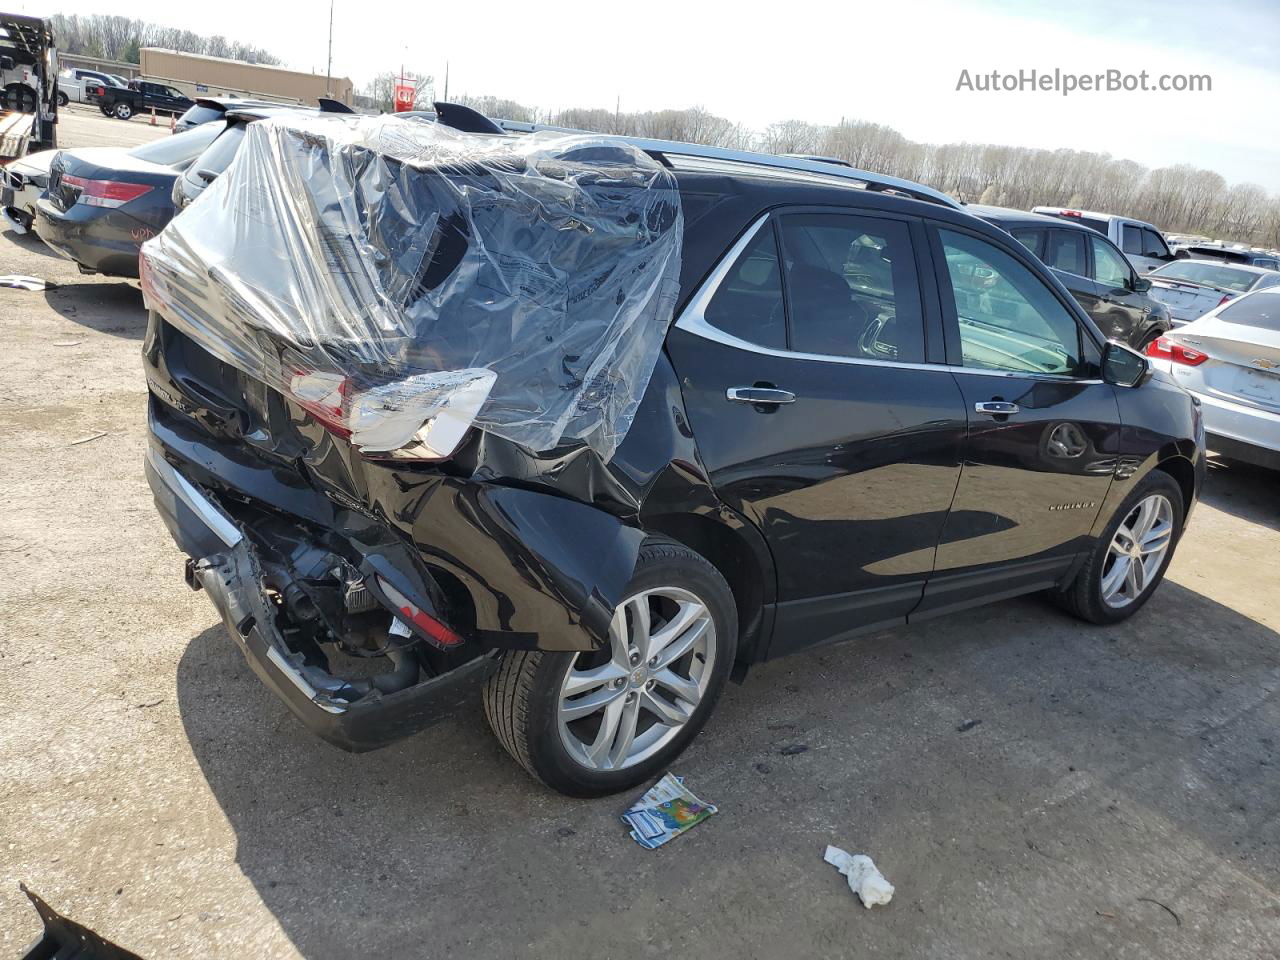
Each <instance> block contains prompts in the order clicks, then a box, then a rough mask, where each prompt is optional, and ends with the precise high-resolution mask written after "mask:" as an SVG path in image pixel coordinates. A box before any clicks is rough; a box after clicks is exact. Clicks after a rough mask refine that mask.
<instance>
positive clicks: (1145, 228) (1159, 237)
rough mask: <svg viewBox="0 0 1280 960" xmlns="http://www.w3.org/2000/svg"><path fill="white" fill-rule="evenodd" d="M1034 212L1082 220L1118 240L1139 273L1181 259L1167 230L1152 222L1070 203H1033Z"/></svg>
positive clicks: (1119, 245)
mask: <svg viewBox="0 0 1280 960" xmlns="http://www.w3.org/2000/svg"><path fill="white" fill-rule="evenodd" d="M1031 212H1032V213H1043V214H1045V215H1047V216H1050V217H1059V218H1061V219H1063V220H1070V221H1072V222H1073V223H1078V224H1081V225H1082V226H1086V227H1089V228H1090V229H1093V230H1097V231H1098V232H1099V233H1100V234H1102V235H1103V236H1104V237H1106V238H1107V239H1108V240H1110V241H1111V242H1112V243H1114V244H1115V245H1116V246H1117V247H1119V248H1120V249H1121V251H1123V253H1124V255H1125V257H1126V258H1127V259H1128V260H1129V262H1130V263H1131V264H1133V269H1135V270H1137V271H1138V273H1150V272H1151V271H1152V270H1154V269H1156V267H1160V266H1163V265H1164V264H1166V263H1172V262H1173V261H1174V260H1176V259H1177V257H1176V256H1174V253H1173V251H1172V250H1170V249H1169V243H1168V241H1166V240H1165V238H1164V234H1162V233H1161V232H1160V231H1159V230H1157V229H1156V228H1155V227H1154V226H1152V225H1151V224H1149V223H1145V222H1143V221H1142V220H1134V219H1133V218H1132V217H1121V216H1118V215H1117V214H1114V213H1095V212H1094V211H1092V210H1071V209H1068V208H1067V207H1032V208H1031Z"/></svg>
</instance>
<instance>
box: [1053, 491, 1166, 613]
mask: <svg viewBox="0 0 1280 960" xmlns="http://www.w3.org/2000/svg"><path fill="white" fill-rule="evenodd" d="M1148 508H1149V509H1150V510H1151V514H1150V517H1149V519H1150V521H1151V523H1150V527H1149V528H1148V529H1147V530H1145V531H1142V530H1141V528H1142V525H1143V522H1144V521H1145V520H1146V519H1148V517H1146V516H1145V515H1144V514H1143V511H1144V509H1148ZM1166 509H1167V514H1166V513H1165V512H1164V511H1165V510H1166ZM1184 513H1185V506H1184V504H1183V502H1182V488H1181V487H1179V486H1178V483H1177V481H1176V480H1174V479H1173V477H1171V476H1169V474H1167V473H1165V472H1164V471H1163V470H1152V471H1151V472H1150V473H1148V474H1147V475H1146V476H1145V477H1143V479H1142V480H1141V481H1140V482H1139V483H1138V485H1137V486H1136V487H1134V488H1133V490H1131V491H1130V492H1129V495H1128V496H1127V497H1125V499H1124V502H1123V503H1122V504H1121V505H1120V507H1119V509H1117V510H1116V512H1115V514H1114V515H1113V516H1112V518H1111V521H1110V522H1109V523H1108V524H1107V526H1106V529H1105V530H1103V532H1102V536H1100V537H1099V538H1098V542H1097V543H1096V544H1094V547H1093V550H1092V551H1091V552H1090V554H1089V557H1088V559H1087V560H1086V561H1085V563H1084V566H1082V567H1081V568H1080V571H1079V573H1077V574H1076V577H1075V579H1074V580H1073V581H1072V582H1071V583H1070V585H1068V586H1067V587H1066V588H1065V589H1063V590H1062V591H1060V592H1058V593H1055V594H1051V596H1052V597H1053V599H1054V601H1055V602H1057V603H1058V605H1059V606H1061V607H1062V608H1063V609H1065V610H1067V611H1068V612H1069V613H1072V614H1075V616H1077V617H1079V618H1080V619H1081V620H1087V621H1088V622H1089V623H1099V624H1110V623H1119V622H1120V621H1121V620H1127V619H1128V618H1129V617H1131V616H1133V615H1134V614H1135V613H1137V612H1138V610H1140V609H1141V608H1142V605H1143V604H1145V603H1146V602H1147V601H1148V600H1150V599H1151V595H1152V594H1153V593H1155V590H1156V587H1158V586H1159V585H1160V582H1161V581H1162V580H1163V579H1164V574H1165V571H1166V570H1168V569H1169V561H1170V560H1172V559H1173V553H1174V550H1175V549H1176V548H1177V546H1178V539H1179V537H1180V536H1181V535H1182V518H1183V515H1184ZM1122 525H1123V526H1124V528H1125V529H1124V532H1123V533H1122V532H1121V527H1122ZM1166 526H1167V532H1165V528H1166ZM1134 531H1140V532H1139V535H1138V536H1137V537H1136V538H1135V537H1134V536H1132V535H1131V534H1132V533H1133V532H1134ZM1143 543H1147V544H1148V545H1149V546H1150V548H1151V549H1150V550H1147V551H1146V552H1145V553H1144V552H1143V550H1144V549H1145V548H1144V547H1143ZM1161 543H1163V544H1164V547H1163V551H1162V552H1161V553H1160V554H1159V556H1158V558H1155V557H1154V556H1153V552H1154V550H1155V549H1157V548H1159V546H1160V544H1161ZM1143 556H1146V557H1151V558H1152V560H1153V561H1154V560H1156V559H1158V562H1150V561H1144V560H1142V559H1140V558H1141V557H1143ZM1130 567H1132V568H1134V573H1133V576H1132V578H1130V577H1129V576H1128V574H1127V571H1128V570H1129V568H1130Z"/></svg>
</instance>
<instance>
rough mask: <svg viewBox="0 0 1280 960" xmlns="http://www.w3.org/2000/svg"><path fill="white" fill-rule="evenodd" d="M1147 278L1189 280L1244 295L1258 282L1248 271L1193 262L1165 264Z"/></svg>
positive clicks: (1224, 265) (1216, 264)
mask: <svg viewBox="0 0 1280 960" xmlns="http://www.w3.org/2000/svg"><path fill="white" fill-rule="evenodd" d="M1149 276H1152V277H1167V278H1168V279H1170V280H1190V281H1191V282H1192V283H1205V284H1208V285H1209V286H1211V287H1221V288H1222V289H1224V290H1234V291H1235V292H1236V293H1244V292H1245V291H1246V290H1248V289H1249V288H1250V287H1252V286H1253V285H1254V283H1256V282H1257V280H1258V274H1256V273H1253V272H1252V271H1250V270H1237V269H1235V268H1234V267H1229V266H1227V265H1226V264H1218V263H1196V262H1195V261H1193V260H1183V261H1180V262H1178V263H1170V264H1166V265H1165V266H1163V267H1160V268H1159V269H1157V270H1152V271H1151V273H1150V274H1149Z"/></svg>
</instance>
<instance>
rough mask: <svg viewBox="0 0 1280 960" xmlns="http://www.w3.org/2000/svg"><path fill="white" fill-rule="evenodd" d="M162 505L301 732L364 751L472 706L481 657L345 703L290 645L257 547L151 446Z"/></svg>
mask: <svg viewBox="0 0 1280 960" xmlns="http://www.w3.org/2000/svg"><path fill="white" fill-rule="evenodd" d="M146 473H147V480H148V482H149V483H150V485H151V489H152V493H153V494H154V496H155V501H156V506H157V509H158V510H159V512H160V514H161V516H162V518H163V519H164V521H165V524H166V525H167V526H168V527H169V530H170V532H171V533H172V535H173V537H174V540H175V541H176V542H177V544H178V546H179V547H180V548H181V549H182V550H183V551H185V552H186V553H187V554H188V555H189V556H191V557H193V558H199V559H196V560H193V561H192V562H190V563H189V564H188V568H187V569H188V582H189V583H190V584H191V585H192V586H193V587H203V588H204V590H205V592H206V593H208V595H209V598H210V599H211V600H212V601H213V604H214V606H215V607H216V608H217V610H218V613H219V614H220V615H221V617H222V620H223V622H224V623H225V624H226V627H227V630H228V632H229V633H230V634H231V636H232V638H233V639H234V640H235V641H236V643H237V645H238V646H239V647H240V649H241V652H243V654H244V656H245V659H246V660H247V661H248V663H249V666H250V667H252V668H253V671H254V672H255V673H256V674H257V675H258V676H259V677H260V678H261V679H262V681H263V682H264V683H265V684H266V685H267V686H268V687H269V688H271V690H273V691H274V692H275V693H276V695H277V696H279V697H280V698H281V699H282V700H283V701H284V702H285V704H286V705H287V706H288V707H289V709H290V710H291V711H292V712H293V713H294V715H295V716H297V717H298V718H299V719H300V720H302V722H303V723H305V724H306V725H307V726H308V727H310V728H311V729H312V730H313V731H314V732H315V733H316V734H318V735H319V736H320V737H322V738H323V739H325V740H327V741H328V742H330V743H332V744H334V745H335V746H339V747H342V748H343V749H345V750H351V751H364V750H372V749H376V748H377V747H381V746H384V745H386V744H388V743H392V742H394V741H396V740H399V739H401V738H403V737H405V736H408V735H410V734H412V733H415V732H417V731H419V730H422V729H423V728H425V727H428V726H430V725H431V724H432V723H434V722H436V721H438V720H440V719H442V718H444V717H445V716H447V715H449V714H450V713H452V712H453V711H454V710H455V709H456V708H457V707H458V705H459V704H461V703H462V702H464V701H467V700H470V699H471V698H473V697H475V696H476V695H477V693H478V691H479V688H480V686H481V685H482V684H483V683H484V681H485V679H486V678H487V677H488V676H489V674H490V673H491V672H492V671H493V670H494V669H495V667H496V665H497V659H496V654H495V653H493V652H489V653H486V654H482V655H480V656H477V657H475V658H474V659H472V660H469V661H467V662H465V663H463V664H461V665H460V666H457V667H455V668H453V669H451V670H449V671H448V672H446V673H443V674H441V675H439V676H435V677H430V678H427V679H424V680H421V681H419V682H418V683H416V684H414V685H413V686H410V687H408V688H407V689H404V690H399V691H396V692H394V693H382V692H380V691H377V690H374V691H370V692H368V693H366V694H364V695H363V696H361V697H359V698H358V699H356V700H350V699H347V698H346V696H344V686H345V684H344V682H343V681H341V680H339V679H338V678H336V677H334V676H332V675H331V674H329V673H328V672H326V671H325V670H323V669H321V668H319V667H317V666H314V665H309V664H308V663H307V662H306V661H305V659H304V657H303V656H302V655H301V654H299V653H297V652H294V651H292V650H290V648H289V646H288V645H287V644H286V643H285V640H284V637H283V635H282V634H281V633H280V631H279V629H278V627H277V625H276V615H275V612H274V610H273V601H272V600H271V598H270V597H269V596H268V595H267V592H266V589H265V586H264V583H263V578H262V575H261V570H260V558H259V555H258V548H257V547H256V546H255V544H254V543H253V542H252V541H251V540H250V539H249V537H247V536H245V535H244V533H243V532H242V531H241V529H240V528H239V527H238V526H237V525H236V524H235V522H234V521H233V520H232V519H231V517H230V516H228V515H227V514H226V513H225V512H224V511H223V510H222V509H221V508H220V507H219V506H218V505H217V504H216V503H215V502H214V501H213V500H212V499H211V498H210V497H209V496H207V495H206V494H205V493H204V492H202V491H201V489H200V488H199V487H197V486H196V485H195V484H193V483H191V482H190V481H189V480H188V479H187V478H186V477H185V476H183V475H182V474H181V473H180V472H179V471H178V470H177V469H175V468H174V467H173V466H172V465H171V464H170V463H169V462H168V461H166V460H165V459H164V457H163V456H162V455H161V454H160V453H159V451H158V450H157V449H156V448H155V447H154V446H153V447H152V448H150V450H149V451H148V455H147V461H146Z"/></svg>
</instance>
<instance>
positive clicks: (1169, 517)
mask: <svg viewBox="0 0 1280 960" xmlns="http://www.w3.org/2000/svg"><path fill="white" fill-rule="evenodd" d="M1171 543H1173V505H1172V504H1171V503H1169V499H1168V498H1167V497H1165V496H1164V495H1163V494H1159V493H1153V494H1151V495H1150V496H1149V497H1146V498H1144V499H1143V500H1141V501H1139V503H1138V504H1137V506H1135V507H1134V508H1133V509H1132V510H1131V511H1129V514H1128V515H1127V516H1126V517H1125V518H1124V519H1123V520H1122V521H1121V522H1120V526H1119V527H1117V528H1116V532H1115V536H1113V537H1112V538H1111V548H1110V549H1109V550H1108V551H1107V559H1106V561H1105V563H1104V564H1103V567H1102V584H1101V588H1102V601H1103V603H1105V604H1106V605H1107V606H1109V607H1114V608H1116V609H1119V608H1121V607H1126V606H1128V605H1129V604H1131V603H1133V601H1135V600H1137V599H1138V598H1139V597H1140V596H1142V592H1143V591H1144V590H1146V589H1147V584H1149V583H1151V582H1152V581H1153V580H1154V579H1155V577H1156V575H1157V574H1158V573H1159V572H1160V568H1161V567H1162V566H1163V565H1164V557H1165V554H1166V553H1168V552H1169V545H1170V544H1171Z"/></svg>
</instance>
